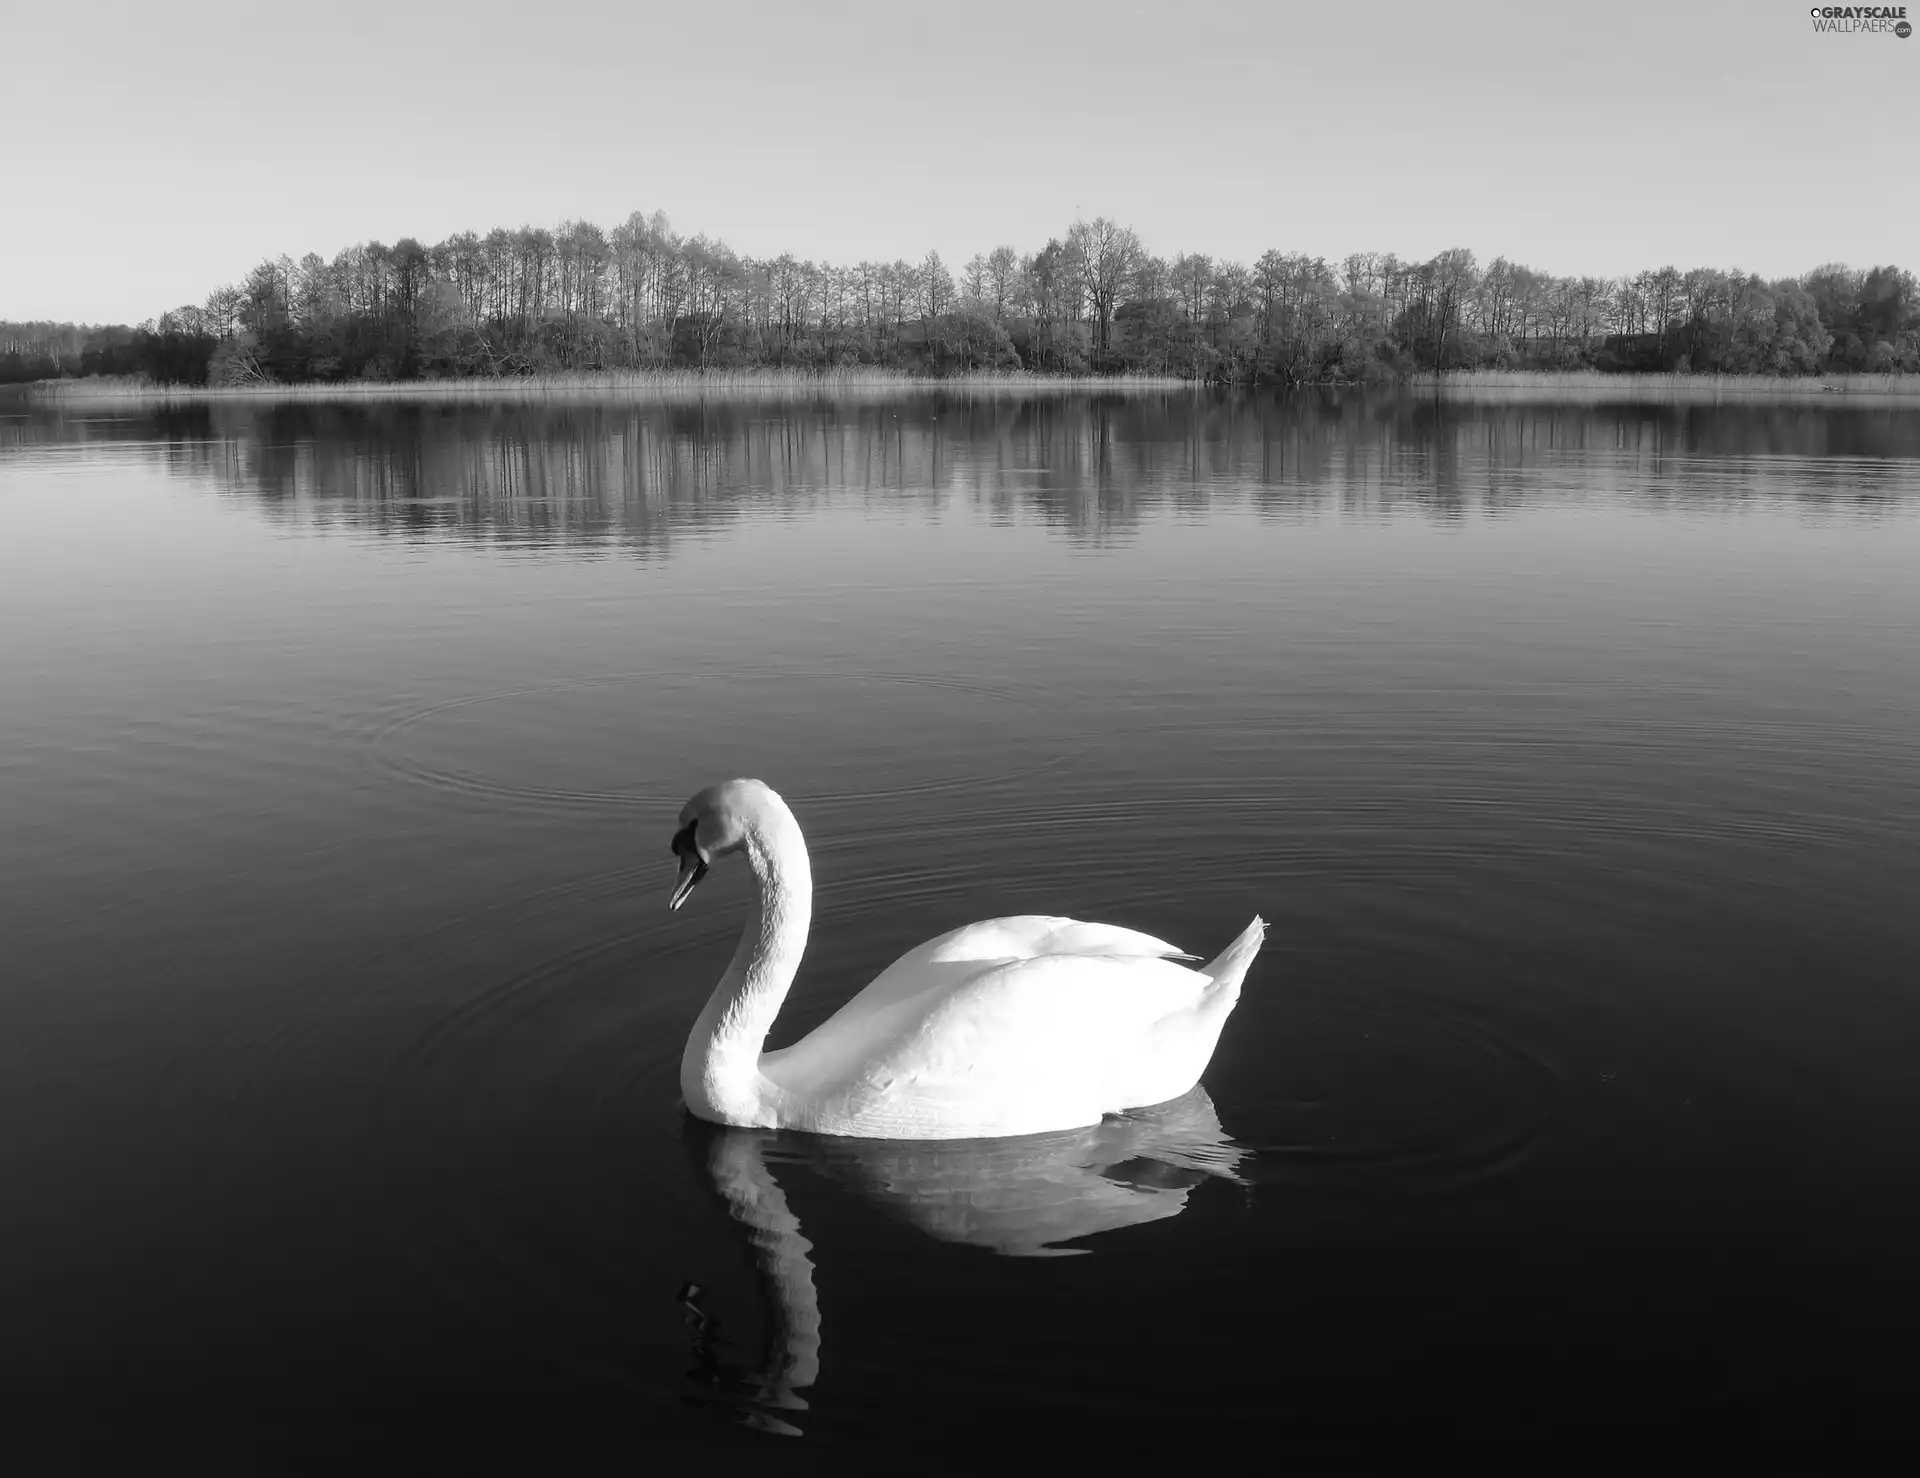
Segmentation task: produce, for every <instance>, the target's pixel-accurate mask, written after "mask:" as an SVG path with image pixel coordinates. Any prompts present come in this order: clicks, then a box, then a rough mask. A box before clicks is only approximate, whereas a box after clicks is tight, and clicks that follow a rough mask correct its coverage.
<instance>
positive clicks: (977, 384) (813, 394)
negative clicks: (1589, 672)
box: [17, 366, 1920, 406]
mask: <svg viewBox="0 0 1920 1478" xmlns="http://www.w3.org/2000/svg"><path fill="white" fill-rule="evenodd" d="M17 388H18V389H19V390H20V391H21V392H23V394H24V396H25V398H26V399H27V400H29V401H33V402H37V403H41V404H51V405H60V406H87V405H205V404H228V403H235V402H239V403H244V404H249V405H280V404H288V403H314V404H318V403H336V404H337V403H354V402H362V403H364V402H370V401H425V402H431V403H440V404H471V405H485V404H528V403H540V402H555V403H564V402H569V401H627V402H646V401H660V402H672V401H700V400H740V399H769V400H793V399H802V398H821V397H826V398H836V397H845V396H862V395H876V394H878V395H917V394H926V393H929V392H942V393H946V394H959V395H1002V394H1030V393H1035V392H1045V393H1069V394H1073V393H1078V394H1095V393H1098V394H1112V393H1120V394H1127V393H1133V392H1141V391H1150V392H1163V393H1164V392H1166V391H1189V392H1191V391H1196V390H1205V389H1209V388H1211V387H1209V386H1207V385H1206V384H1205V383H1203V382H1200V381H1195V380H1187V379H1181V378H1179V377H1177V376H1172V375H1145V374H1128V375H1046V374H1028V373H1026V372H1024V371H1015V372H1007V371H982V372H979V373H975V374H966V375H952V376H946V377H940V378H935V377H931V376H925V375H915V374H910V373H908V372H906V371H904V370H894V369H881V368H877V367H873V366H855V367H852V368H847V369H834V370H793V369H747V370H714V371H708V372H702V371H699V370H608V371H603V372H599V373H587V374H580V373H575V374H554V375H524V376H509V377H501V378H498V379H492V378H489V379H479V378H473V379H458V380H359V381H351V382H346V383H337V384H300V385H273V384H268V385H227V386H208V385H156V384H153V383H152V382H150V381H147V380H143V379H138V378H131V377H125V376H106V375H96V376H90V377H88V378H85V379H74V380H41V381H37V382H34V383H32V384H29V385H25V386H21V387H17ZM1303 388H1304V389H1307V390H1313V389H1315V388H1316V387H1314V386H1306V387H1303ZM1353 388H1358V387H1353ZM1374 388H1376V389H1389V388H1390V387H1387V386H1379V387H1374ZM1392 388H1398V389H1399V390H1401V391H1402V392H1415V393H1418V394H1422V395H1427V394H1431V395H1437V396H1439V397H1440V398H1442V399H1447V400H1479V399H1485V400H1489V401H1520V400H1539V401H1562V402H1573V403H1577V402H1583V401H1588V402H1608V401H1621V402H1642V403H1650V402H1651V403H1669V404H1718V403H1721V402H1725V403H1728V404H1739V403H1747V404H1766V403H1769V402H1772V403H1779V404H1814V403H1819V404H1827V405H1832V404H1836V403H1843V404H1863V403H1865V404H1880V405H1891V404H1903V403H1908V402H1920V374H1879V375H1806V376H1778V375H1704V374H1703V375H1669V374H1607V373H1603V372H1601V371H1599V370H1559V371H1555V370H1454V371H1449V372H1448V373H1445V374H1433V373H1428V372H1423V373H1417V374H1414V375H1410V376H1408V377H1407V378H1406V379H1404V380H1402V381H1400V382H1398V385H1397V387H1392Z"/></svg>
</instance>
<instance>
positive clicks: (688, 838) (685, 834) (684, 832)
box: [673, 821, 700, 857]
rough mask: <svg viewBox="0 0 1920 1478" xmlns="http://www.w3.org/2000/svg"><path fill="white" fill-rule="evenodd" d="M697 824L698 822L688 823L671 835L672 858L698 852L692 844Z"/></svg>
mask: <svg viewBox="0 0 1920 1478" xmlns="http://www.w3.org/2000/svg"><path fill="white" fill-rule="evenodd" d="M699 824H700V823H699V822H698V821H689V822H688V823H687V824H686V825H685V826H683V827H681V828H680V829H679V830H678V831H677V832H675V833H674V834H673V855H674V856H676V857H685V856H687V855H688V854H690V853H697V852H698V850H699V848H698V847H697V846H696V845H695V843H694V840H693V833H694V828H696V827H697V826H699Z"/></svg>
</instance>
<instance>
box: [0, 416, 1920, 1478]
mask: <svg viewBox="0 0 1920 1478" xmlns="http://www.w3.org/2000/svg"><path fill="white" fill-rule="evenodd" d="M0 416H3V417H4V419H0V519H3V520H4V523H3V524H0V528H3V529H4V532H0V816H4V825H3V826H0V941H3V942H0V1124H4V1126H5V1127H4V1130H0V1175H4V1183H5V1185H6V1186H7V1188H8V1191H7V1195H6V1198H5V1201H4V1205H3V1206H0V1297H3V1299H4V1308H5V1310H6V1317H5V1320H4V1322H3V1323H0V1375H3V1377H4V1389H5V1391H6V1401H7V1404H8V1405H9V1406H10V1407H13V1408H15V1410H16V1412H17V1413H18V1415H17V1416H16V1417H15V1421H16V1423H17V1422H20V1421H25V1422H27V1423H29V1424H30V1428H29V1427H23V1426H18V1425H16V1426H15V1428H14V1430H16V1431H25V1430H29V1429H31V1430H34V1431H41V1430H42V1429H44V1432H45V1437H46V1440H47V1441H49V1442H56V1441H57V1442H62V1443H67V1444H70V1446H68V1447H67V1448H66V1450H67V1451H68V1452H70V1453H72V1452H83V1451H84V1452H89V1453H92V1452H96V1451H98V1452H99V1453H100V1454H102V1455H106V1454H115V1455H128V1454H135V1455H145V1456H146V1457H148V1458H152V1457H156V1456H172V1455H175V1454H178V1453H188V1452H191V1453H194V1454H197V1455H198V1456H199V1457H200V1458H201V1460H202V1461H204V1462H231V1463H233V1464H234V1465H235V1466H236V1467H240V1468H244V1469H247V1470H250V1471H271V1470H274V1469H275V1468H276V1467H277V1466H282V1465H285V1464H288V1463H290V1462H291V1461H293V1459H294V1458H295V1457H317V1458H321V1459H324V1458H326V1456H327V1455H328V1454H332V1455H333V1456H335V1457H338V1456H339V1455H341V1454H351V1455H352V1458H353V1460H354V1462H355V1463H356V1464H359V1465H364V1464H365V1462H366V1461H368V1460H369V1457H370V1455H372V1454H376V1453H382V1452H388V1451H391V1452H396V1453H397V1452H399V1451H401V1450H402V1448H403V1447H404V1448H405V1449H407V1450H410V1451H429V1452H433V1453H437V1454H439V1455H440V1456H441V1457H442V1458H443V1459H445V1460H446V1462H447V1463H448V1464H449V1471H453V1470H459V1471H467V1470H469V1468H470V1467H471V1465H472V1463H473V1462H475V1461H477V1460H478V1459H480V1458H482V1457H485V1456H504V1455H510V1454H524V1453H534V1454H547V1455H549V1456H551V1455H552V1454H554V1453H556V1452H560V1453H566V1454H568V1461H569V1463H570V1464H571V1465H573V1466H574V1467H576V1468H580V1467H596V1468H597V1467H600V1466H604V1467H605V1468H607V1469H608V1470H612V1469H614V1468H620V1469H622V1470H631V1466H632V1463H633V1462H634V1461H636V1460H638V1459H639V1458H640V1457H642V1456H643V1455H644V1454H646V1453H648V1452H649V1451H652V1450H654V1449H657V1448H659V1447H662V1446H667V1445H685V1444H689V1443H691V1444H696V1445H711V1446H715V1447H731V1446H738V1447H741V1448H743V1449H745V1451H746V1452H747V1453H748V1455H749V1456H750V1455H751V1453H752V1450H753V1448H754V1447H755V1446H756V1445H760V1446H762V1447H765V1445H766V1444H769V1443H775V1444H777V1443H778V1441H779V1439H778V1438H777V1437H776V1436H774V1435H772V1433H774V1432H777V1431H782V1430H784V1431H787V1432H789V1433H791V1432H798V1433H799V1434H801V1435H800V1438H799V1442H800V1445H799V1446H797V1447H794V1446H778V1447H777V1448H776V1449H768V1452H767V1453H763V1454H762V1457H763V1458H766V1460H769V1461H770V1460H774V1458H775V1457H777V1458H778V1460H781V1461H786V1460H788V1458H789V1457H790V1456H793V1455H798V1454H800V1453H803V1452H813V1451H815V1450H817V1449H823V1448H824V1449H829V1450H831V1449H833V1448H834V1447H836V1446H837V1445H843V1444H863V1443H885V1444H888V1445H889V1446H896V1447H897V1445H898V1444H900V1443H902V1442H912V1443H915V1444H919V1445H920V1446H922V1447H924V1446H925V1445H926V1444H928V1443H936V1444H944V1443H946V1442H948V1441H951V1440H956V1439H959V1438H963V1437H970V1436H971V1437H978V1436H984V1437H987V1438H989V1439H992V1438H993V1437H994V1436H995V1434H998V1433H1003V1432H1009V1431H1013V1430H1015V1429H1016V1428H1019V1429H1023V1430H1030V1429H1034V1428H1035V1427H1037V1428H1038V1429H1040V1430H1044V1431H1050V1432H1051V1433H1053V1434H1054V1435H1055V1436H1057V1437H1059V1438H1061V1439H1062V1440H1064V1441H1067V1442H1069V1443H1079V1442H1082V1441H1089V1440H1094V1439H1098V1440H1100V1441H1102V1442H1106V1443H1112V1442H1116V1441H1117V1442H1119V1443H1121V1444H1122V1445H1125V1444H1126V1443H1127V1442H1129V1441H1131V1440H1133V1438H1134V1437H1135V1436H1144V1437H1152V1436H1159V1437H1169V1436H1170V1437H1172V1438H1175V1439H1184V1438H1187V1437H1196V1438H1197V1437H1200V1436H1204V1435H1208V1434H1211V1435H1222V1434H1225V1433H1229V1432H1233V1431H1238V1430H1241V1429H1245V1430H1250V1431H1254V1432H1257V1433H1258V1434H1260V1435H1262V1436H1263V1437H1264V1438H1265V1439H1267V1440H1269V1441H1271V1442H1273V1443H1275V1444H1286V1443H1288V1442H1291V1441H1296V1440H1299V1441H1340V1440H1344V1439H1347V1438H1364V1437H1376V1436H1378V1435H1380V1434H1382V1433H1397V1434H1401V1435H1406V1434H1414V1435H1422V1436H1425V1435H1433V1434H1438V1433H1444V1432H1455V1431H1457V1432H1464V1433H1485V1434H1509V1433H1515V1432H1532V1431H1539V1430H1543V1429H1549V1428H1555V1427H1566V1426H1579V1427H1591V1428H1596V1429H1612V1430H1619V1429H1621V1428H1623V1427H1634V1426H1644V1424H1647V1423H1654V1424H1660V1425H1663V1426H1672V1425H1674V1424H1686V1425H1688V1426H1691V1427H1697V1428H1702V1429H1706V1430H1713V1431H1726V1432H1751V1431H1754V1430H1767V1431H1780V1432H1785V1433H1790V1434H1798V1433H1808V1432H1829V1431H1846V1430H1851V1429H1859V1430H1879V1429H1880V1428H1882V1427H1886V1426H1892V1427H1898V1426H1899V1425H1900V1424H1901V1421H1902V1413H1903V1412H1904V1410H1905V1409H1906V1407H1907V1405H1908V1403H1909V1401H1910V1399H1911V1391H1912V1386H1913V1381H1914V1379H1915V1376H1916V1373H1917V1372H1916V1365H1917V1364H1920V1362H1917V1361H1916V1360H1915V1357H1914V1355H1913V1353H1912V1348H1911V1330H1912V1327H1913V1324H1914V1321H1915V1319H1916V1318H1917V1317H1920V1289H1916V1287H1915V1280H1914V1275H1913V1272H1912V1268H1913V1262H1914V1248H1915V1246H1916V1243H1917V1242H1920V1199H1917V1198H1916V1192H1915V1187H1916V1184H1917V1183H1920V1182H1917V1181H1916V1174H1917V1173H1920V1079H1916V1074H1915V1070H1914V1063H1915V1061H1916V1059H1917V1058H1920V969H1917V968H1916V966H1917V965H1920V910H1917V909H1916V899H1920V853H1917V852H1916V845H1915V843H1916V829H1917V828H1920V412H1916V411H1915V410H1913V409H1911V408H1908V409H1877V410H1875V409H1857V408H1848V409H1828V408H1825V407H1821V408H1817V409H1812V410H1802V409H1793V410H1777V409H1767V408H1746V407H1741V408H1731V409H1729V408H1695V409H1691V410H1689V409H1677V408H1671V407H1665V408H1662V407H1637V406H1608V407H1600V408H1594V407H1585V408H1583V407H1575V406H1560V407H1541V406H1533V407H1517V406H1510V405H1507V406H1486V405H1479V406H1474V405H1452V406H1447V407H1444V408H1442V407H1437V406H1435V405H1434V404H1432V403H1422V402H1419V401H1407V400H1384V401H1383V400H1372V401H1368V400H1362V399H1358V398H1352V397H1349V398H1347V399H1345V400H1325V401H1323V400H1318V399H1308V400H1305V401H1298V400H1296V401H1293V402H1282V401H1277V400H1251V399H1250V400H1227V399H1218V398H1211V397H1202V398H1198V399H1196V398H1191V397H1171V398H1167V399H1157V398H1142V399H1133V400H1118V399H1099V400H1064V399H1042V400H1038V401H1027V402H1024V403H1023V402H1019V401H1016V400H1013V399H988V400H982V401H973V402H968V401H966V400H964V399H955V398H922V399H899V400H889V401H879V402H873V403H862V404H854V403H841V404H830V405H812V404H796V405H779V404H765V405H752V404H731V405H708V406H706V407H705V408H701V407H697V406H687V407H651V408H637V409H636V408H628V407H605V406H599V407H595V406H587V407H554V408H524V407H520V408H485V407H460V408H441V407H421V406H386V407H350V408H325V407H298V408H290V409H253V408H245V407H239V408H232V407H220V408H216V409H213V410H211V411H207V410H192V411H175V412H168V413H157V414H156V413H149V412H131V411H129V412H125V413H111V412H105V413H65V414H57V415H56V414H52V413H49V412H42V411H36V410H30V409H28V408H26V407H23V406H20V405H17V404H16V405H14V406H11V407H0ZM733 774H752V775H758V776H760V777H762V778H764V779H766V780H767V781H769V782H770V783H772V784H773V785H774V786H776V787H777V788H778V789H780V790H781V791H782V792H783V793H784V794H785V795H786V796H787V797H788V798H789V800H790V801H791V802H792V803H793V805H794V808H795V810H796V811H797V813H798V815H799V817H800V819H801V822H802V824H803V825H804V826H805V827H806V829H807V832H808V836H809V839H810V841H811V843H812V845H813V848H814V854H815V875H816V879H817V882H818V888H819V893H818V908H817V912H816V915H815V926H814V927H815V937H814V941H813V943H812V946H811V948H810V950H809V954H808V959H807V963H806V965H805V967H804V968H803V970H802V973H801V976H800V980H799V983H798V985H797V986H796V989H795V992H794V995H793V997H792V998H791V1001H790V1004H789V1008H788V1010H787V1011H786V1013H785V1014H784V1015H783V1017H782V1019H781V1021H780V1024H779V1026H778V1027H777V1028H776V1031H775V1037H774V1044H775V1045H778V1044H780V1043H782V1042H784V1041H787V1040H791V1039H792V1038H793V1037H794V1036H796V1035H798V1034H799V1033H801V1032H803V1031H804V1030H806V1029H807V1028H808V1027H810V1026H811V1025H813V1024H814V1023H816V1022H818V1021H819V1020H821V1019H823V1018H824V1017H825V1016H826V1015H827V1014H828V1012H829V1011H830V1010H831V1009H832V1008H833V1007H834V1006H835V1005H837V1004H838V1003H839V1002H840V1001H841V1000H843V999H845V997H846V996H847V995H849V994H850V993H851V992H852V991H853V990H854V989H855V988H857V987H858V986H859V985H861V984H863V983H864V982H865V981H866V980H867V979H868V978H869V977H870V976H871V975H872V974H874V973H875V972H876V971H877V970H878V969H879V968H880V967H881V966H883V965H884V964H885V963H886V962H887V961H889V960H890V959H891V958H892V957H893V956H894V955H896V954H897V953H899V952H900V951H901V950H903V949H905V948H907V947H908V946H910V945H912V944H914V943H917V942H918V941H920V940H921V939H924V938H926V937H928V936H931V935H933V934H936V933H939V932H941V931H944V930H946V929H948V928H950V927H952V926H954V925H956V924H959V923H963V922H966V921H969V920H972V919H975V918H979V917H984V916H989V915H993V914H996V913H1012V912H1059V913H1069V914H1080V915H1082V916H1090V917H1095V918H1102V919H1108V920H1112V921H1114V922H1118V923H1125V924H1129V925H1132V926H1135V927H1138V928H1143V929H1146V930H1149V931H1151V932H1153V933H1156V934H1159V935H1161V936H1163V937H1166V938H1170V939H1172V940H1174V941H1175V942H1177V943H1179V944H1181V945H1183V946H1184V947H1186V948H1188V949H1191V950H1194V951H1196V952H1198V953H1201V954H1203V955H1205V954H1211V953H1212V952H1214V951H1215V950H1216V949H1218V948H1219V947H1220V946H1221V945H1222V944H1224V943H1225V942H1226V941H1227V940H1228V939H1229V938H1230V937H1231V936H1232V935H1233V934H1234V933H1235V932H1236V931H1237V930H1238V929H1239V928H1240V927H1241V926H1242V925H1243V924H1244V923H1245V922H1246V920H1247V919H1248V917H1249V916H1250V915H1252V914H1253V913H1255V912H1256V911H1257V912H1260V913H1262V914H1264V915H1265V916H1266V917H1267V918H1268V919H1269V920H1270V921H1271V923H1272V929H1271V932H1270V934H1269V938H1268V943H1267V947H1266V950H1265V952H1264V953H1263V954H1262V956H1261V958H1260V960H1259V961H1258V963H1257V964H1256V966H1255V968H1254V970H1253V972H1252V974H1251V976H1250V978H1249V980H1248V984H1247V988H1246V991H1245V994H1244V996H1243V998H1242V1001H1241V1005H1240V1007H1239V1010H1238V1012H1237V1014H1236V1015H1235V1016H1234V1018H1233V1020H1232V1021H1231V1023H1230V1025H1229V1027H1228V1030H1227V1032H1226V1034H1225V1037H1224V1039H1223V1041H1222V1044H1221V1047H1220V1051H1219V1054H1218V1056H1217V1057H1216V1058H1215V1059H1214V1062H1213V1065H1212V1068H1211V1069H1210V1070H1209V1072H1208V1073H1207V1075H1206V1078H1205V1084H1204V1092H1203V1093H1200V1094H1196V1095H1195V1096H1194V1097H1192V1098H1190V1099H1189V1100H1187V1101H1185V1102H1184V1103H1181V1104H1176V1105H1174V1106H1172V1107H1170V1108H1168V1109H1165V1110H1162V1111H1160V1112H1158V1113H1156V1114H1148V1115H1142V1116H1139V1117H1137V1118H1133V1119H1128V1120H1119V1121H1111V1122H1109V1123H1108V1124H1106V1125H1103V1126H1102V1127H1101V1128H1100V1129H1099V1130H1096V1131H1090V1132H1088V1133H1085V1134H1075V1135H1064V1136H1052V1137H1049V1138H1046V1139H1043V1140H1037V1141H1035V1140H1027V1141H1018V1142H1013V1143H1000V1144H991V1143H989V1144H973V1145H948V1146H940V1147H928V1146H912V1145H888V1144H871V1145H859V1144H849V1143H844V1142H809V1141H807V1140H806V1139H805V1138H804V1137H790V1136H768V1135H754V1134H744V1133H739V1132H716V1131H710V1130H707V1129H705V1128H703V1127H700V1126H696V1125H691V1124H690V1123H689V1122H688V1121H687V1120H686V1118H685V1116H684V1115H683V1113H682V1111H681V1109H680V1106H679V1103H678V1090H677V1081H676V1077H677V1064H678V1059H679V1054H680V1049H681V1045H682V1043H683V1041H684V1039H685V1035H686V1032H687V1030H688V1027H689V1025H690V1024H691V1022H692V1020H693V1018H694V1016H695V1014H696V1012H697V1011H698V1008H699V1005H700V1003H701V1002H702V1000H703V999H704V997H705V994H706V992H707V991H708V989H709V988H710V987H711V985H712V983H713V982H714V980H715V979H716V978H717V977H718V975H719V973H720V971H721V969H722V968H723V967H724V965H725V962H726V959H727V956H728V954H729V952H730V949H731V941H732V937H733V933H734V931H735V930H737V929H738V928H739V926H740V923H741V921H742V918H743V914H744V911H745V908H746V904H747V886H748V880H747V879H746V878H745V877H744V876H743V875H742V873H743V872H744V870H743V869H732V870H722V871H719V872H716V875H715V877H714V879H713V880H712V881H711V882H709V883H708V885H707V886H706V887H705V888H703V889H702V890H701V892H700V894H699V895H697V896H696V898H695V899H694V901H693V903H692V904H691V905H690V906H689V908H688V909H687V910H685V911H684V912H683V913H681V914H679V915H669V914H668V913H667V911H666V908H665V906H664V905H665V900H666V895H667V891H668V888H669V886H670V884H671V881H672V876H673V859H672V857H671V856H670V855H669V852H668V847H667V844H668V841H669V838H670V836H671V834H672V830H673V822H674V817H675V813H676V811H677V809H678V807H679V805H680V803H681V802H682V801H683V800H684V799H685V798H686V796H687V795H688V794H689V793H691V792H692V791H693V790H694V789H696V788H697V787H699V786H700V785H702V784H704V783H706V782H707V781H710V780H713V779H717V778H721V777H725V776H728V775H733ZM1069 1254H1071V1255H1069ZM802 1402H804V1405H802V1404H801V1403H802ZM768 1453H772V1454H773V1456H768Z"/></svg>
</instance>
